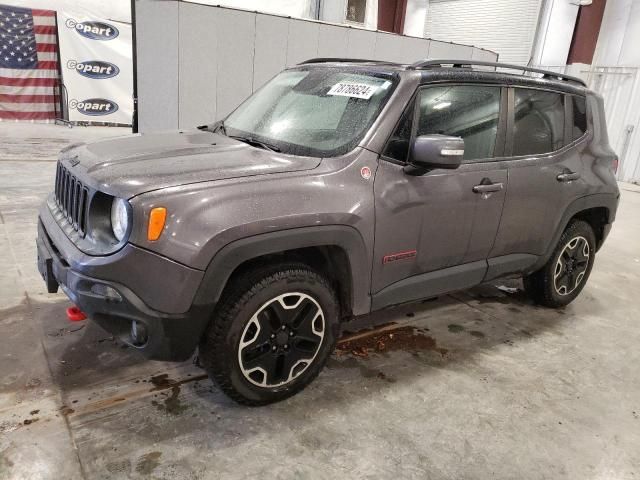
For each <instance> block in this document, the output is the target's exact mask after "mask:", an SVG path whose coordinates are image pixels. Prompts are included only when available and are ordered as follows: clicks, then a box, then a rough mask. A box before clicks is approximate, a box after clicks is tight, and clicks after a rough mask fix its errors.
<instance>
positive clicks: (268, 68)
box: [136, 0, 496, 132]
mask: <svg viewBox="0 0 640 480" xmlns="http://www.w3.org/2000/svg"><path fill="white" fill-rule="evenodd" d="M136 18H137V22H136V23H137V27H136V36H137V56H138V62H137V67H138V110H139V118H138V119H139V130H140V131H141V132H145V131H152V130H168V129H176V128H189V127H193V126H194V125H199V124H203V123H209V122H212V121H214V120H216V119H220V118H223V117H224V116H226V115H227V114H228V113H229V112H230V111H232V110H233V109H234V108H235V107H236V106H237V105H239V104H240V102H242V101H243V100H244V99H245V98H246V97H248V96H249V95H250V94H251V92H253V91H254V90H256V89H257V88H259V87H260V86H261V85H263V84H264V82H266V81H267V80H268V79H269V78H271V77H272V76H274V75H275V74H276V73H278V72H280V71H281V70H283V69H284V68H286V67H288V66H292V65H295V64H297V63H299V62H301V61H303V60H307V59H309V58H313V57H349V58H371V59H377V60H391V61H397V62H404V63H410V62H414V61H416V60H419V59H424V58H451V57H453V58H460V59H475V60H489V61H492V60H494V61H495V59H496V55H495V54H494V53H493V52H490V51H487V50H482V49H478V48H473V47H470V46H467V45H456V44H451V43H446V42H436V41H429V40H427V39H424V38H415V37H405V36H400V35H393V34H388V33H383V32H375V31H369V30H362V29H357V28H350V27H344V26H339V25H331V24H326V23H320V22H313V21H306V20H298V19H292V18H286V17H278V16H274V15H265V14H261V13H255V12H247V11H243V10H233V9H228V8H221V7H213V6H207V5H199V4H193V3H188V2H180V1H155V0H137V1H136Z"/></svg>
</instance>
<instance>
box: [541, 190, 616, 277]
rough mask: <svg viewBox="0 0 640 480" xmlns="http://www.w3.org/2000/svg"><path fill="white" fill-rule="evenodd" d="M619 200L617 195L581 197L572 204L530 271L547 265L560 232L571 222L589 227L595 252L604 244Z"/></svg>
mask: <svg viewBox="0 0 640 480" xmlns="http://www.w3.org/2000/svg"><path fill="white" fill-rule="evenodd" d="M619 198H620V195H619V194H595V195H588V196H585V197H581V198H579V199H577V200H575V201H574V202H572V203H571V204H570V205H569V206H568V207H567V209H566V210H565V212H564V214H563V215H562V218H561V220H560V222H559V223H558V225H557V227H556V230H555V233H554V235H553V238H552V241H551V243H550V244H549V246H548V247H547V251H546V253H545V254H544V255H542V256H541V257H540V259H539V260H538V262H536V264H535V265H534V266H533V267H532V268H531V271H535V270H537V269H539V268H540V267H542V266H543V265H544V264H545V263H547V261H548V260H549V258H551V255H552V254H553V251H554V249H555V246H556V244H557V243H558V241H559V240H560V236H561V235H562V232H564V231H565V229H566V228H567V226H568V225H569V223H571V222H572V221H573V220H583V221H585V222H587V223H589V225H591V227H592V228H593V229H594V233H595V235H596V251H597V250H598V249H599V248H600V247H601V246H602V244H603V243H604V240H605V238H606V236H607V233H608V228H609V226H610V225H611V224H612V223H613V221H614V220H615V215H616V210H617V207H618V200H619Z"/></svg>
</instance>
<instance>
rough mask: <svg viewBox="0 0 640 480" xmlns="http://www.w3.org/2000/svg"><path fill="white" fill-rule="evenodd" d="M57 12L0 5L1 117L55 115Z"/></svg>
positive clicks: (24, 117)
mask: <svg viewBox="0 0 640 480" xmlns="http://www.w3.org/2000/svg"><path fill="white" fill-rule="evenodd" d="M58 70H59V69H58V55H57V33H56V12H54V11H53V10H36V9H31V8H21V7H14V6H11V5H0V121H2V120H52V119H55V116H56V114H55V109H56V102H57V101H58V100H59V97H58V96H57V95H58V94H57V93H56V92H57V88H58Z"/></svg>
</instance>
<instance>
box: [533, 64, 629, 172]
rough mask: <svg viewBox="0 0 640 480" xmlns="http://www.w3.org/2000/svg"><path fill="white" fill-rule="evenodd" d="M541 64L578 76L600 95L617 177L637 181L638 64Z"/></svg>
mask: <svg viewBox="0 0 640 480" xmlns="http://www.w3.org/2000/svg"><path fill="white" fill-rule="evenodd" d="M540 68H544V69H547V70H552V71H554V72H558V73H568V74H570V75H574V76H577V77H580V78H582V79H583V80H584V81H585V82H587V86H588V87H589V88H590V89H591V90H593V91H595V92H598V93H599V94H600V95H602V98H603V100H604V110H605V117H606V120H607V133H608V134H609V144H610V145H611V147H612V148H613V150H614V151H615V152H616V153H617V154H618V158H619V164H618V172H617V175H616V177H617V178H618V180H621V181H623V182H634V183H640V109H638V108H637V106H638V105H640V68H638V67H610V66H595V65H584V64H574V65H568V66H567V65H562V66H549V65H546V66H541V67H540Z"/></svg>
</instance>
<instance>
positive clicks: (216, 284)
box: [194, 225, 371, 317]
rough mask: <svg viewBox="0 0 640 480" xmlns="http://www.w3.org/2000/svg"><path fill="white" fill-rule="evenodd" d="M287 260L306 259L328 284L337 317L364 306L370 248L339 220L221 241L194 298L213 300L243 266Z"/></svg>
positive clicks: (366, 305) (361, 311) (198, 301)
mask: <svg viewBox="0 0 640 480" xmlns="http://www.w3.org/2000/svg"><path fill="white" fill-rule="evenodd" d="M291 261H297V262H300V263H304V264H306V265H308V266H309V267H311V268H313V269H314V270H317V271H318V272H319V273H321V274H323V275H325V276H326V277H327V278H328V279H329V280H330V281H331V282H332V283H333V284H334V286H335V288H336V292H337V294H338V296H339V299H340V304H341V305H340V306H341V316H342V317H349V316H351V315H361V314H364V313H368V312H369V311H370V307H371V301H370V296H369V282H370V278H371V275H370V273H371V272H370V265H371V261H370V254H369V253H368V250H367V248H366V245H365V242H364V240H363V238H362V236H361V235H360V233H359V232H358V230H356V229H355V228H353V227H349V226H345V225H329V226H318V227H303V228H294V229H288V230H282V231H277V232H269V233H265V234H260V235H255V236H252V237H246V238H242V239H239V240H236V241H234V242H232V243H230V244H228V245H226V246H225V247H223V248H222V249H221V250H220V251H218V253H216V255H215V256H214V257H213V258H212V259H211V261H210V262H209V265H208V266H207V269H206V271H205V274H204V278H203V280H202V283H201V285H200V287H199V288H198V291H197V293H196V296H195V300H194V304H196V305H211V304H216V303H217V302H218V301H219V299H220V297H221V296H222V294H223V292H224V289H225V287H226V286H227V285H228V284H229V282H230V281H231V280H232V279H233V278H234V277H236V276H238V275H242V274H243V273H244V272H246V271H248V270H249V269H252V268H255V267H258V266H262V265H265V264H268V263H273V262H291ZM363 279H364V280H365V281H362V280H363Z"/></svg>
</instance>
